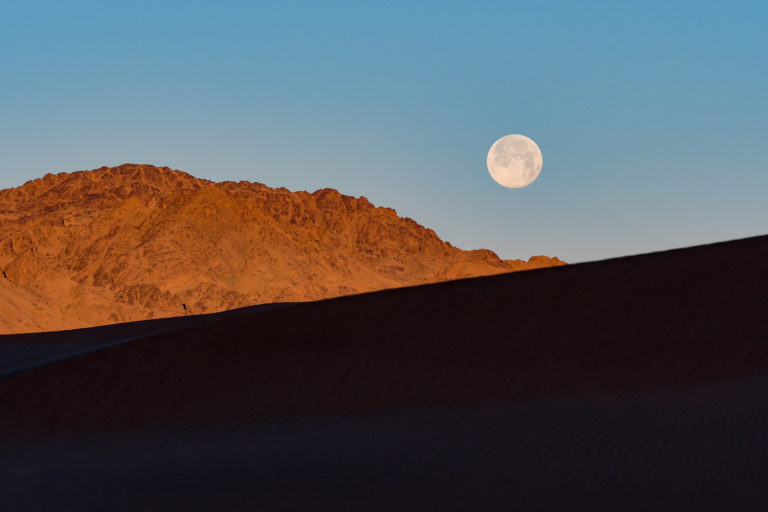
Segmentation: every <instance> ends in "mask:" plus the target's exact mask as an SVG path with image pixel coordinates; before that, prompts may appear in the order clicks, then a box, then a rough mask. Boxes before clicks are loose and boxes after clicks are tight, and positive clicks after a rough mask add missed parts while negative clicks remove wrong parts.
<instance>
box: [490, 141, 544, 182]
mask: <svg viewBox="0 0 768 512" xmlns="http://www.w3.org/2000/svg"><path fill="white" fill-rule="evenodd" d="M486 161H487V163H488V172H490V173H491V178H493V179H494V180H496V183H498V184H499V185H502V186H504V187H508V188H523V187H527V186H528V185H530V184H531V183H533V182H534V181H535V180H536V178H538V177H539V173H540V172H541V164H542V158H541V150H540V149H539V146H537V145H536V143H535V142H533V141H532V140H531V139H529V138H528V137H526V136H525V135H518V134H512V135H505V136H504V137H502V138H500V139H499V140H497V141H496V142H494V143H493V146H491V149H489V150H488V158H487V160H486Z"/></svg>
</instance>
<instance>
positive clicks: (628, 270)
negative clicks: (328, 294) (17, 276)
mask: <svg viewBox="0 0 768 512" xmlns="http://www.w3.org/2000/svg"><path fill="white" fill-rule="evenodd" d="M767 255H768V237H757V238H752V239H746V240H739V241H734V242H728V243H722V244H714V245H709V246H701V247H695V248H690V249H683V250H676V251H667V252H662V253H655V254H648V255H641V256H633V257H628V258H620V259H614V260H606V261H602V262H595V263H587V264H579V265H572V266H567V267H557V268H551V269H544V270H533V271H528V272H520V273H512V274H504V275H498V276H492V277H482V278H473V279H466V280H459V281H451V282H446V283H440V284H432V285H426V286H418V287H412V288H401V289H394V290H387V291H382V292H375V293H369V294H364V295H357V296H349V297H341V298H337V299H329V300H324V301H320V302H313V303H300V304H293V305H287V306H285V307H280V308H276V309H271V310H260V311H247V310H244V311H242V312H240V313H238V314H236V315H233V316H229V317H221V318H207V319H206V318H202V319H196V318H195V317H187V318H184V319H180V320H177V321H176V322H178V323H176V324H174V325H173V330H169V331H159V330H158V331H154V332H153V331H152V330H151V329H149V328H148V327H147V328H146V329H148V330H145V331H143V333H142V329H144V328H133V327H130V326H122V327H119V326H116V327H114V328H110V327H105V328H101V329H102V330H101V331H99V333H98V335H97V336H93V337H91V338H88V339H90V340H92V341H93V340H98V343H102V342H103V343H108V342H109V341H110V340H111V339H119V338H120V337H121V336H123V337H124V336H126V333H127V332H128V330H130V329H137V331H135V332H137V333H138V334H135V339H132V341H129V342H126V343H121V344H117V345H113V346H109V347H106V348H102V349H99V350H94V351H89V352H87V353H83V354H80V355H76V356H73V357H66V358H63V359H62V358H60V359H59V360H57V361H56V362H54V363H51V364H43V365H39V366H35V365H34V364H33V365H32V366H31V367H30V369H28V370H26V371H16V372H14V373H12V374H9V375H6V376H5V377H3V378H2V380H0V418H2V419H0V435H1V436H2V439H3V441H2V442H0V443H2V446H0V450H1V451H2V453H3V455H2V457H3V458H4V459H5V460H4V463H3V464H2V466H3V467H4V468H13V469H12V470H10V469H5V470H4V473H3V475H2V476H4V477H7V479H6V481H8V482H12V483H13V486H12V488H11V489H9V490H6V491H5V496H6V498H7V499H8V501H7V502H8V503H13V504H14V506H15V509H18V510H25V509H26V510H34V509H45V508H46V507H50V506H51V505H52V504H58V505H60V507H59V508H62V507H63V508H69V509H82V508H113V509H124V510H152V509H156V510H164V509H168V508H178V509H184V510H195V509H199V510H208V509H211V508H214V507H226V508H227V509H235V510H236V509H243V510H247V509H253V507H261V508H270V509H277V508H278V507H280V506H282V507H284V508H286V509H306V508H308V507H313V506H315V507H323V508H328V507H331V506H337V507H339V508H342V509H348V508H355V507H361V506H364V507H365V508H372V509H381V510H387V509H392V508H393V507H396V508H417V509H421V508H434V509H452V508H454V509H473V508H478V507H481V508H492V509H507V510H508V509H510V508H515V506H518V507H523V508H524V509H544V510H552V509H556V510H571V509H585V508H589V509H592V510H595V509H605V510H615V509H617V508H618V509H637V510H641V509H649V508H651V509H679V508H691V507H693V508H696V509H718V510H730V509H733V508H734V507H735V508H737V509H742V510H744V509H755V510H759V509H760V508H761V507H762V506H764V505H765V504H766V502H765V496H766V494H765V493H764V492H763V490H762V482H764V481H766V480H768V467H766V466H765V464H764V460H768V459H767V458H766V457H768V442H766V440H765V436H764V431H765V429H766V427H768V417H767V415H766V413H765V410H766V409H765V406H764V404H765V399H766V396H768V395H766V390H767V389H768V377H766V373H765V372H766V370H768V321H766V318H768V315H766V313H767V312H768V294H767V293H766V292H765V290H767V289H768V258H766V256H767ZM184 322H195V324H194V325H193V324H189V325H186V326H185V325H184ZM121 329H122V331H120V330H121ZM67 336H72V334H71V333H69V334H68V333H46V334H39V335H26V337H24V338H22V337H18V336H5V337H1V338H0V347H10V348H9V349H8V352H7V353H9V354H10V353H12V352H13V351H14V350H17V349H18V347H19V346H20V345H21V344H22V343H21V342H22V341H24V342H30V343H31V342H34V343H39V344H45V343H49V344H54V343H56V340H58V341H60V342H67V340H69V342H71V341H73V339H74V338H71V337H70V338H67ZM79 336H83V338H81V341H83V340H85V339H86V338H87V337H88V336H90V335H89V334H88V331H81V333H80V334H79ZM94 342H95V341H94ZM14 347H15V348H14ZM17 357H18V354H17ZM27 364H29V361H27ZM713 482H714V483H713Z"/></svg>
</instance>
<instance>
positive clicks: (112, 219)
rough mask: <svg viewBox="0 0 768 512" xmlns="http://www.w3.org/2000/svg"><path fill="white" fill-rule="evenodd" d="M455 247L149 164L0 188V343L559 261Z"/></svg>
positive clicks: (342, 208)
mask: <svg viewBox="0 0 768 512" xmlns="http://www.w3.org/2000/svg"><path fill="white" fill-rule="evenodd" d="M562 264H564V263H563V262H562V261H560V260H558V259H557V258H549V257H545V256H534V257H531V258H529V259H528V261H522V260H501V259H500V258H499V257H498V256H497V255H496V254H494V253H493V252H491V251H488V250H474V251H463V250H460V249H458V248H456V247H453V246H452V245H451V244H450V243H447V242H444V241H442V240H440V238H439V237H438V236H437V235H436V234H435V232H434V231H432V230H431V229H427V228H425V227H423V226H421V225H419V224H417V223H416V222H415V221H413V220H412V219H409V218H402V217H399V216H398V215H397V213H396V212H395V210H393V209H391V208H379V207H375V206H374V205H373V204H371V203H370V201H368V200H367V199H366V198H365V197H359V198H355V197H350V196H345V195H342V194H340V193H339V192H338V191H336V190H334V189H329V188H326V189H321V190H317V191H315V192H313V193H311V194H310V193H308V192H290V191H288V190H287V189H284V188H280V189H274V188H270V187H267V186H265V185H262V184H260V183H251V182H244V181H243V182H238V183H235V182H222V183H214V182H212V181H208V180H203V179H198V178H195V177H193V176H191V175H189V174H187V173H184V172H181V171H176V170H172V169H168V168H166V167H154V166H151V165H132V164H125V165H121V166H119V167H113V168H108V167H103V168H100V169H95V170H92V171H79V172H74V173H64V172H63V173H59V174H48V175H46V176H45V177H43V178H40V179H37V180H32V181H30V182H28V183H26V184H24V185H23V186H20V187H17V188H12V189H6V190H0V270H2V271H3V272H5V276H6V277H5V278H3V277H2V275H0V334H9V333H23V332H39V331H54V330H62V329H74V328H81V327H92V326H97V325H105V324H114V323H119V322H128V321H136V320H146V319H151V318H160V317H175V316H179V315H182V314H202V313H210V312H216V311H224V310H229V309H234V308H238V307H244V306H251V305H254V304H265V303H273V302H293V301H308V300H318V299H324V298H329V297H335V296H341V295H350V294H355V293H361V292H366V291H371V290H381V289H385V288H395V287H399V286H409V285H415V284H422V283H429V282H438V281H447V280H451V279H457V278H462V277H473V276H481V275H490V274H499V273H504V272H509V271H513V270H527V269H532V268H539V267H547V266H553V265H562Z"/></svg>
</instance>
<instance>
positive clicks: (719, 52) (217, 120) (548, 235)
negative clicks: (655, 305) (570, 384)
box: [0, 0, 768, 262]
mask: <svg viewBox="0 0 768 512" xmlns="http://www.w3.org/2000/svg"><path fill="white" fill-rule="evenodd" d="M320 4H321V3H320V2H303V3H296V2H293V3H291V2H274V3H265V2H245V1H243V2H223V1H219V2H200V1H190V0H185V1H167V2H158V1H152V2H140V1H138V2H103V1H98V2H79V1H68V2H60V1H57V2H34V1H30V2H2V4H1V5H2V13H1V14H0V97H2V100H1V101H0V121H1V122H0V188H6V187H10V186H17V185H20V184H22V183H24V182H25V181H27V180H29V179H32V178H37V177H40V176H42V175H43V174H45V173H47V172H60V171H72V170H83V169H93V168H97V167H100V166H102V165H118V164H121V163H125V162H131V163H150V164H156V165H166V166H169V167H173V168H175V169H181V170H184V171H187V172H189V173H191V174H193V175H195V176H198V177H203V178H208V179H213V180H217V181H221V180H249V181H258V182H262V183H265V184H267V185H270V186H275V187H279V186H285V187H287V188H289V189H291V190H309V191H312V190H315V189H317V188H322V187H334V188H337V189H339V190H340V191H341V192H343V193H346V194H351V195H365V196H366V197H368V198H369V199H370V200H371V201H372V202H374V204H377V205H379V206H389V207H393V208H395V209H396V210H397V211H398V213H399V214H401V215H404V216H409V217H412V218H414V219H415V220H417V221H418V222H419V223H421V224H424V225H426V226H428V227H431V228H433V229H435V231H436V232H437V233H438V235H440V236H441V237H442V238H443V239H445V240H448V241H450V242H451V243H453V244H454V245H457V246H459V247H461V248H464V249H471V248H479V247H485V248H489V249H492V250H495V251H496V252H498V253H499V254H500V255H501V256H503V257H506V258H527V257H528V256H530V255H533V254H547V255H555V256H559V257H561V258H563V259H565V260H567V261H570V262H576V261H583V260H590V259H602V258H608V257H613V256H618V255H625V254H631V253H638V252H649V251H653V250H659V249H665V248H671V247H680V246H686V245H692V244H696V243H705V242H713V241H719V240H726V239H732V238H738V237H743V236H749V235H757V234H764V233H766V232H768V222H766V221H768V143H767V139H768V125H767V124H766V121H767V120H768V92H767V91H768V29H766V27H768V7H766V3H764V2H752V3H740V2H729V3H723V2H708V1H700V2H685V3H683V2H680V3H676V2H668V1H665V2H638V3H636V4H634V5H626V4H625V3H624V2H603V3H595V2H546V3H545V2H541V3H539V2H535V3H534V2H532V3H520V4H515V3H514V2H468V1H461V2H447V1H440V2H436V1H435V2H413V1H403V2H362V1H350V2H334V3H329V2H323V3H322V4H323V5H320ZM538 4H546V5H545V6H543V7H542V6H539V5H538ZM509 133H521V134H524V135H526V136H528V137H530V138H532V139H533V140H535V141H536V143H537V144H538V145H539V147H540V148H541V150H542V153H543V155H544V166H543V168H542V172H541V176H540V177H539V179H538V180H537V181H536V182H534V183H533V184H532V185H531V186H529V187H527V188H525V189H519V190H510V189H505V188H503V187H501V186H499V185H497V184H496V183H495V182H494V181H493V180H492V179H491V178H490V176H489V175H488V171H487V169H486V166H485V158H486V153H487V151H488V148H489V147H490V146H491V144H492V143H493V142H494V141H495V140H496V139H497V138H499V137H501V136H503V135H506V134H509Z"/></svg>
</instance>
